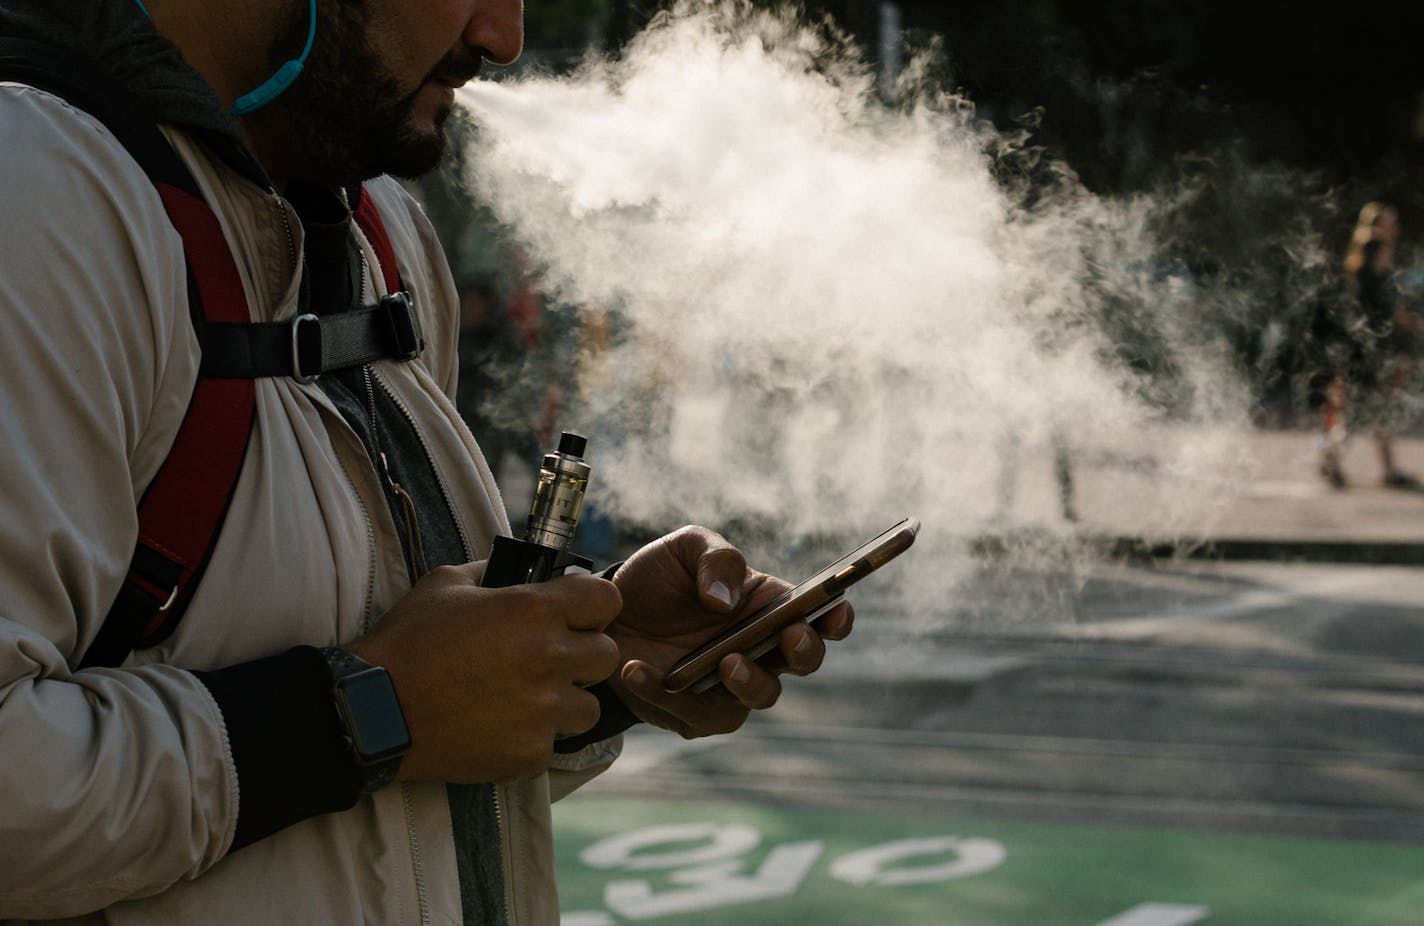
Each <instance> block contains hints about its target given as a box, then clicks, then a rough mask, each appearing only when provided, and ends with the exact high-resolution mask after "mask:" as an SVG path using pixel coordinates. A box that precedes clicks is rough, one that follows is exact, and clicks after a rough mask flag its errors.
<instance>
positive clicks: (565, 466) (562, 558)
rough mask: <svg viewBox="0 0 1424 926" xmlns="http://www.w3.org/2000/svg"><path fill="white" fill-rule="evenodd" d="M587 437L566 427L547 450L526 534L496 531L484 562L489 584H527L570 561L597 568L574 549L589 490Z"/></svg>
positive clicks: (558, 572) (553, 573) (558, 570)
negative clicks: (555, 444) (554, 446)
mask: <svg viewBox="0 0 1424 926" xmlns="http://www.w3.org/2000/svg"><path fill="white" fill-rule="evenodd" d="M587 446H588V439H587V438H585V437H582V436H581V435H578V434H573V433H571V432H568V431H565V432H564V433H563V435H562V436H561V437H560V438H559V449H558V450H555V451H553V452H551V453H546V454H544V459H543V462H542V463H541V464H540V466H539V482H538V485H537V486H536V487H535V489H534V503H533V504H532V505H531V506H530V508H529V520H528V521H527V524H526V527H525V530H524V539H523V540H516V539H515V538H513V537H496V538H494V546H493V547H492V548H491V549H490V555H489V564H488V565H487V566H486V567H485V577H484V581H483V582H481V583H480V584H481V585H483V586H484V587H485V588H502V587H504V586H507V585H526V584H528V583H530V582H543V581H544V580H545V579H549V578H552V577H553V576H557V575H562V574H563V572H564V570H565V569H567V568H569V567H570V566H578V567H580V568H582V569H590V570H591V569H592V568H593V561H592V560H589V559H586V558H584V557H582V556H579V555H577V554H575V553H571V552H569V544H570V543H572V542H573V539H574V529H575V528H576V527H578V519H579V514H580V513H581V512H582V510H583V497H584V493H585V492H587V491H588V475H589V472H590V470H589V467H588V464H587V463H585V462H584V461H583V452H584V448H585V447H587Z"/></svg>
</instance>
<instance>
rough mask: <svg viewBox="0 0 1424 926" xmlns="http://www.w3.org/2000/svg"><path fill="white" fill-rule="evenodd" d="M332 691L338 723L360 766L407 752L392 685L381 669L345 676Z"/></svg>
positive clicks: (407, 737) (407, 739) (407, 733)
mask: <svg viewBox="0 0 1424 926" xmlns="http://www.w3.org/2000/svg"><path fill="white" fill-rule="evenodd" d="M336 691H337V695H338V697H337V704H338V705H339V707H340V710H341V714H342V720H344V721H345V722H346V729H347V732H348V733H350V735H351V741H352V745H353V746H354V747H355V751H356V756H357V759H358V760H359V761H360V762H362V764H365V765H370V764H373V763H376V762H382V761H385V760H387V759H393V758H395V757H397V756H402V755H405V753H406V752H408V751H409V750H410V731H409V730H408V729H407V728H406V725H405V717H404V716H403V715H402V714H401V709H400V702H399V701H397V700H396V689H395V685H393V684H392V683H391V677H390V676H389V675H388V674H386V671H385V670H384V669H379V668H371V669H365V670H363V671H361V672H357V673H355V674H354V675H348V676H346V677H345V678H343V679H341V680H340V681H339V682H337V685H336Z"/></svg>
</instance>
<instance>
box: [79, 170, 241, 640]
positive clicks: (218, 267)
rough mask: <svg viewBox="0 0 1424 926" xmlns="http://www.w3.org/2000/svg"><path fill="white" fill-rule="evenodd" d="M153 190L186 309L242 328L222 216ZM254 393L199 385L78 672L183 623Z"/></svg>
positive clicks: (166, 188) (190, 198)
mask: <svg viewBox="0 0 1424 926" xmlns="http://www.w3.org/2000/svg"><path fill="white" fill-rule="evenodd" d="M155 186H156V188H157V189H158V193H159V196H160V197H161V198H162V200H163V206H164V208H165V209H166V210H167V212H168V218H169V220H170V221H172V223H173V226H174V227H175V228H176V229H177V230H178V234H179V236H180V237H181V238H182V240H183V253H184V255H185V257H186V258H187V262H188V274H189V295H190V300H191V299H194V298H196V299H197V300H198V301H199V302H200V303H201V306H202V314H203V317H204V319H205V320H206V321H209V322H224V323H238V322H246V321H247V320H248V319H249V313H248V308H247V301H246V299H245V297H244V295H243V289H242V279H241V277H240V276H239V275H238V271H237V264H236V263H235V262H234V261H233V258H232V252H231V251H230V250H229V248H228V246H227V241H226V239H224V237H223V233H222V226H221V225H220V224H219V223H218V219H217V216H216V215H214V214H213V211H212V210H211V209H210V208H209V207H208V205H207V204H206V203H204V202H203V201H202V200H201V199H199V198H198V197H197V196H195V195H193V194H191V193H188V192H184V191H183V190H180V189H179V188H177V187H176V186H173V185H170V184H167V183H163V182H157V183H155ZM256 392H257V390H256V384H255V382H254V381H253V380H251V379H220V378H215V377H206V376H203V377H199V379H198V381H197V384H196V385H195V386H194V388H193V395H192V398H191V400H190V401H189V403H188V411H187V414H186V415H184V417H183V422H182V424H181V425H180V426H179V428H178V434H177V437H176V438H175V439H174V441H173V447H172V449H171V450H169V452H168V457H167V458H166V459H165V460H164V461H163V465H162V466H161V467H159V470H158V473H157V474H156V475H155V476H154V478H153V481H152V482H151V483H150V484H149V486H148V489H147V491H145V492H144V495H143V498H142V499H141V500H140V501H139V506H138V541H137V543H136V545H135V548H134V556H133V560H132V562H131V563H130V565H129V573H128V576H127V577H126V578H125V579H124V584H123V586H122V588H121V589H120V591H119V594H118V597H117V598H116V599H115V600H114V603H113V605H112V607H111V608H110V609H109V614H108V616H107V617H106V618H105V621H104V625H103V627H102V628H100V631H99V634H98V636H96V637H95V639H94V642H93V643H92V644H91V645H90V647H89V649H88V651H87V652H85V654H84V658H83V660H82V661H81V663H80V665H81V666H94V665H118V664H119V663H121V662H123V661H124V659H126V658H127V657H128V654H129V651H130V650H132V649H134V648H136V647H143V646H152V645H154V644H155V643H157V642H159V641H161V640H162V639H163V638H164V637H166V636H167V635H168V634H169V633H171V632H172V630H173V628H174V627H175V626H176V625H177V623H178V621H179V620H180V619H181V617H182V614H183V610H184V609H185V608H186V606H187V603H188V600H189V598H191V597H192V593H193V591H194V590H195V589H196V580H197V579H198V578H199V576H200V575H201V574H202V570H203V568H204V566H206V565H207V561H208V558H209V557H210V556H211V555H212V549H213V547H214V546H216V544H217V538H218V534H219V533H220V531H221V529H222V523H223V519H224V518H225V516H226V514H227V508H228V504H229V503H230V502H231V500H232V494H233V490H234V489H235V488H236V486H237V479H238V476H239V474H240V473H241V471H242V462H243V458H244V457H245V455H246V451H247V440H248V436H249V434H250V432H251V430H252V422H253V419H254V417H255V408H256Z"/></svg>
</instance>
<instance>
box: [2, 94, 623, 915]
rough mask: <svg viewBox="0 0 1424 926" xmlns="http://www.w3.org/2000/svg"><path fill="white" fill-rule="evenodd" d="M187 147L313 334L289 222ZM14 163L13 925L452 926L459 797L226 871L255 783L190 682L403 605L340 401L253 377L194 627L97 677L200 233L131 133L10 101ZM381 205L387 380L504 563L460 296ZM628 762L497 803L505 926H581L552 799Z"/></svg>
mask: <svg viewBox="0 0 1424 926" xmlns="http://www.w3.org/2000/svg"><path fill="white" fill-rule="evenodd" d="M170 137H171V138H172V140H173V141H174V142H175V144H176V146H177V147H178V148H179V150H180V153H181V154H182V156H183V158H184V160H185V161H186V162H187V164H188V166H189V168H190V169H191V170H192V171H193V173H194V175H195V177H197V179H198V181H199V183H200V185H201V186H202V187H203V191H204V193H205V195H206V196H207V198H208V201H209V202H210V204H211V205H212V206H213V207H214V209H215V210H216V212H217V214H218V215H219V217H220V219H221V222H222V226H223V230H224V233H225V234H226V237H227V240H228V243H229V245H230V246H231V249H232V251H233V254H234V255H235V257H236V260H237V265H238V268H239V271H240V273H241V276H242V281H243V285H244V288H245V289H246V294H247V300H248V304H249V305H250V306H252V311H253V320H254V321H273V320H280V319H287V318H291V317H292V316H293V314H294V313H295V310H296V305H297V289H298V268H297V267H296V266H295V264H294V261H293V259H292V255H293V254H296V253H300V251H301V241H300V240H299V239H298V238H296V237H294V236H299V235H300V234H301V229H300V226H299V224H298V223H297V221H296V219H295V217H294V216H293V215H292V214H291V213H290V210H289V207H288V206H287V205H286V203H285V202H283V201H282V200H281V199H280V198H279V197H277V196H275V195H274V194H272V193H271V192H268V191H266V190H264V189H262V188H261V187H259V186H257V185H255V184H253V183H251V182H250V181H248V180H245V179H243V178H241V177H240V176H238V175H237V174H236V173H234V172H233V171H232V170H230V169H229V168H227V167H225V166H223V165H221V164H218V163H215V162H214V161H212V160H210V159H209V158H208V157H206V156H205V155H204V153H203V151H202V150H201V149H200V148H199V147H198V146H197V145H196V144H195V143H194V142H193V141H191V140H189V139H187V138H184V137H181V136H178V135H176V134H174V133H170ZM0 139H3V145H4V148H5V151H6V162H7V163H6V167H5V169H4V170H3V171H0V203H3V204H4V211H5V216H6V218H5V221H3V222H0V311H3V316H4V320H5V322H4V324H5V329H4V336H3V337H0V388H3V394H4V396H5V398H4V400H3V406H0V438H3V442H4V443H3V447H0V486H3V492H4V504H3V505H0V922H18V921H23V920H25V919H53V918H62V917H76V918H81V919H79V921H81V922H86V923H88V922H107V923H114V924H162V923H175V924H176V923H184V924H193V923H204V924H211V923H229V922H230V923H263V924H267V923H294V924H297V923H300V924H327V923H331V924H356V923H371V924H389V926H395V924H451V923H458V922H459V921H460V915H461V908H460V898H459V882H458V877H457V874H456V870H455V859H454V851H453V844H452V838H451V819H450V814H449V810H448V805H447V802H446V796H445V789H444V787H443V786H442V785H440V784H438V783H430V784H418V785H409V784H406V785H393V786H391V787H388V788H386V789H384V790H382V791H380V792H379V793H377V794H375V795H372V796H370V797H368V798H364V799H362V800H361V801H360V802H359V803H358V804H357V806H356V807H355V808H354V809H352V810H350V811H348V812H345V813H339V814H330V815H326V816H322V817H317V818H314V819H310V820H307V821H306V822H303V823H300V824H298V825H296V826H292V827H289V828H288V829H286V830H283V831H281V832H279V833H277V834H276V835H274V836H272V837H269V838H268V839H265V840H263V841H260V842H258V843H256V844H254V845H251V846H248V847H246V848H244V849H242V850H241V851H239V852H236V853H234V854H233V855H232V856H231V857H227V856H226V853H227V850H228V847H229V845H230V844H231V841H232V837H233V828H234V824H235V821H236V818H237V811H238V793H237V788H238V780H237V775H236V771H235V769H234V767H233V763H232V759H231V755H230V754H229V748H228V744H227V740H226V736H225V732H224V729H223V723H222V718H221V715H220V713H219V711H218V708H217V706H216V704H215V703H214V701H213V699H212V698H211V696H210V695H209V693H208V691H207V690H206V689H205V687H204V686H203V685H202V684H201V683H200V682H199V681H198V680H197V679H196V678H195V677H194V676H193V675H192V674H190V673H189V672H187V671H184V670H185V669H203V668H210V667H218V666H225V665H232V664H235V663H238V662H242V661H245V660H249V659H253V658H257V657H261V656H265V655H269V654H272V653H276V652H281V651H283V650H285V649H286V648H288V647H291V646H293V645H296V644H299V643H310V644H316V645H323V644H332V643H338V642H342V641H346V640H350V639H352V638H354V637H356V636H357V635H359V634H360V633H361V632H362V631H363V630H364V629H365V628H366V627H368V626H369V625H370V624H371V622H372V621H374V620H376V619H378V618H379V617H380V615H381V614H382V613H383V612H384V611H385V610H386V609H387V608H388V607H389V606H390V605H391V604H392V603H393V602H395V601H396V600H397V599H398V598H399V597H400V596H401V595H402V594H403V593H404V592H405V591H406V589H407V586H408V580H407V577H406V569H405V566H404V562H403V559H402V554H401V548H400V544H399V541H398V539H397V533H396V528H395V525H394V523H393V522H392V520H391V517H390V514H389V512H388V509H387V506H386V504H385V502H384V501H383V498H382V494H381V489H380V487H379V485H378V482H377V477H376V474H375V473H374V472H373V471H372V469H371V467H370V465H369V463H368V461H367V457H366V455H365V452H364V450H363V448H362V446H361V443H360V441H359V439H358V438H357V437H356V435H355V434H354V433H353V432H351V431H350V429H349V428H348V427H347V425H346V424H345V422H344V421H343V419H342V417H341V415H340V414H339V413H338V412H337V411H336V409H335V408H334V407H333V406H332V405H331V404H330V403H329V402H328V400H327V399H326V397H325V396H324V394H323V393H322V391H321V390H320V388H319V387H318V386H315V385H300V384H298V383H296V382H294V381H292V380H287V379H263V380H258V382H257V419H256V425H255V428H254V432H253V434H252V437H251V441H250V443H249V447H248V451H247V459H246V462H245V464H244V468H243V471H242V475H241V479H240V481H239V483H238V486H237V489H236V495H235V498H234V500H233V503H232V506H231V509H230V512H229V514H228V517H227V521H226V524H225V528H224V530H223V533H222V535H221V538H220V540H219V542H218V545H217V548H216V551H215V552H214V555H213V558H212V561H211V563H210V565H209V567H208V569H207V572H206V574H205V576H204V578H203V580H202V583H201V586H200V587H199V589H198V591H197V594H196V596H195V597H194V599H193V601H192V604H191V606H190V607H189V609H188V612H187V614H186V616H185V618H184V620H183V622H182V624H181V626H180V627H179V629H178V631H177V632H176V633H175V634H174V635H173V636H172V637H171V638H169V639H168V640H167V641H166V642H165V643H163V644H162V645H161V646H159V647H157V648H155V649H153V650H151V651H143V652H140V653H139V654H137V655H136V656H134V657H132V658H131V659H130V661H129V663H128V664H127V665H125V666H124V667H123V668H121V669H115V670H86V671H82V672H76V671H74V669H73V666H74V664H75V663H77V661H78V659H79V657H80V656H81V655H82V654H83V653H84V651H85V649H86V648H87V646H88V645H89V643H90V641H91V640H92V639H93V637H94V634H95V633H96V631H97V630H98V627H99V624H100V621H101V620H102V618H103V616H104V615H105V613H106V611H107V609H108V607H109V604H110V602H111V600H112V599H113V597H114V595H115V593H116V590H117V589H118V587H119V584H120V581H121V579H122V577H123V575H124V572H125V570H126V568H127V563H128V558H129V556H130V554H131V552H132V549H133V542H134V537H135V535H136V530H137V528H136V516H135V510H136V504H137V499H138V498H139V497H140V496H141V495H142V493H143V491H144V488H145V486H146V485H147V484H148V482H149V480H150V479H152V477H153V475H154V473H155V471H156V469H157V467H158V466H159V464H160V463H161V462H162V460H163V459H164V457H165V455H166V453H167V450H168V448H169V446H170V444H171V442H172V440H173V437H174V434H175V432H176V429H177V427H178V424H179V421H180V419H181V417H182V415H183V413H184V411H185V409H186V408H187V403H188V397H189V394H190V391H191V389H192V386H193V383H194V379H195V375H196V370H197V367H198V348H197V344H196V340H195V338H194V334H193V331H192V328H191V323H190V321H189V317H188V307H187V293H186V284H185V277H184V265H183V261H182V256H181V249H180V245H179V241H178V238H177V235H176V233H175V232H174V230H173V228H172V226H171V225H170V224H169V223H168V221H167V218H166V216H165V214H164V211H163V208H162V205H161V204H160V202H159V199H158V197H157V195H156V193H155V191H154V189H153V187H152V185H151V184H150V183H149V181H148V180H147V178H146V177H145V176H144V174H143V173H142V171H141V170H140V169H139V168H138V167H137V165H135V164H134V162H133V161H132V160H131V159H130V158H129V157H128V156H127V154H126V153H125V152H124V151H123V150H122V148H121V147H120V146H119V145H118V144H117V142H116V141H115V140H114V139H113V138H112V136H110V135H109V133H108V132H107V131H106V130H105V129H104V128H102V127H101V126H100V125H99V124H98V123H97V122H96V121H95V120H94V119H92V118H90V117H89V116H88V115H86V114H84V113H82V112H78V111H76V110H74V109H72V108H71V107H70V106H68V105H67V104H66V103H64V102H62V101H60V100H58V99H56V98H54V97H52V96H50V95H48V94H46V93H42V92H40V91H37V90H34V89H31V88H28V87H20V86H16V85H13V84H0ZM368 190H369V192H370V194H371V195H373V196H374V197H375V199H376V202H377V204H378V206H379V207H380V211H381V214H382V216H383V218H384V221H385V224H386V228H387V230H388V232H389V234H390V237H391V240H392V244H393V245H394V247H395V251H396V254H397V256H398V263H399V264H400V268H401V272H402V274H403V276H404V280H405V282H406V284H407V287H408V288H409V289H410V290H411V292H412V295H413V296H414V298H415V303H416V305H417V306H418V307H419V308H420V311H421V321H422V324H423V325H424V328H425V332H426V335H427V338H428V345H429V346H428V347H427V350H426V352H425V354H424V355H423V356H422V357H421V358H420V359H419V360H417V361H415V362H412V363H400V362H395V361H386V362H380V363H377V364H376V365H375V367H376V375H377V376H379V377H380V379H381V380H382V381H383V382H384V384H385V385H386V386H387V387H388V388H389V390H390V392H391V393H392V395H394V396H395V397H397V399H398V400H399V401H400V402H401V403H403V404H404V405H405V406H406V408H408V409H409V411H410V413H411V415H412V417H413V419H414V420H415V422H416V424H417V427H418V428H419V430H420V432H421V434H422V436H423V437H424V439H425V441H426V443H427V444H428V446H429V449H430V455H431V457H432V459H433V460H434V461H435V464H436V468H437V470H438V472H439V476H440V478H441V480H442V481H443V483H444V487H445V490H446V492H447V494H448V497H449V500H450V502H451V508H452V510H453V511H454V513H455V514H456V516H457V518H458V519H459V521H460V527H461V530H462V532H463V533H464V536H465V540H466V543H467V546H468V548H469V549H470V550H472V551H474V553H475V555H477V556H482V555H484V553H485V552H486V551H487V550H488V548H489V544H490V540H491V538H492V537H493V536H494V534H495V533H496V532H498V531H504V530H506V529H507V524H506V523H505V521H504V516H503V513H502V512H503V507H502V505H501V503H500V500H499V496H498V494H497V490H496V488H495V485H494V482H493V480H492V478H491V476H490V472H489V469H488V467H487V466H486V465H485V462H484V460H483V458H482V457H481V455H480V452H479V450H478V448H477V447H476V446H475V442H474V440H473V439H472V437H471V435H470V433H469V431H468V430H467V429H466V427H465V426H464V424H463V423H462V422H461V420H460V418H459V416H458V415H457V414H456V412H455V409H454V407H453V405H452V403H451V400H450V396H451V395H453V392H454V388H455V378H456V372H457V371H456V351H455V345H456V334H457V327H456V326H457V318H456V294H455V291H454V288H453V283H452V281H451V278H450V274H449V271H448V269H447V267H446V266H445V263H444V260H443V258H442V256H441V252H440V249H439V247H438V246H437V242H436V240H435V237H434V233H433V231H432V229H431V227H430V225H429V223H428V222H427V221H426V219H425V218H424V216H423V215H422V214H421V212H420V210H419V208H418V207H417V206H416V205H415V204H414V202H413V201H412V200H411V199H410V197H409V196H407V195H406V194H405V193H404V192H403V191H402V190H401V188H400V187H399V186H398V185H396V184H395V183H393V182H391V181H389V180H387V179H382V180H379V181H375V182H372V183H371V184H368ZM366 257H367V259H368V261H370V262H371V264H372V265H373V266H374V265H375V264H376V258H375V255H374V254H373V253H371V251H370V250H369V248H367V250H366ZM371 276H372V277H374V278H376V280H375V281H372V282H368V284H367V285H368V287H371V286H379V282H377V281H378V280H379V274H372V275H371ZM376 296H377V293H375V292H372V291H369V290H368V292H367V293H366V298H367V300H368V301H369V300H371V299H374V298H375V297H376ZM617 748H618V742H617V741H616V740H613V741H609V742H607V743H602V744H597V745H595V746H593V747H589V748H588V749H586V750H584V751H583V752H582V753H579V754H576V755H573V756H567V757H561V758H560V759H559V760H558V764H559V768H558V769H556V770H552V771H551V772H550V774H548V775H545V776H541V777H540V778H537V779H535V780H532V781H527V782H522V783H519V784H517V785H510V786H504V787H501V788H500V789H499V792H500V794H499V802H500V830H501V834H502V837H503V838H502V847H501V851H502V853H503V866H504V881H505V885H506V907H507V910H508V914H509V916H508V919H509V921H510V923H512V924H517V926H544V924H554V923H557V922H558V911H557V900H556V895H555V890H554V873H553V860H552V848H551V847H552V842H551V834H550V818H549V802H550V799H551V791H552V792H553V796H557V795H559V794H561V793H564V792H566V791H567V790H569V789H571V788H572V786H573V785H574V784H576V783H577V782H579V781H581V780H583V779H586V778H587V777H590V776H591V774H593V773H594V772H596V771H597V770H599V769H601V768H602V767H603V766H605V765H606V764H607V763H608V762H610V761H611V760H612V758H613V757H614V755H615V754H616V751H617ZM94 911H100V912H97V913H95V912H94Z"/></svg>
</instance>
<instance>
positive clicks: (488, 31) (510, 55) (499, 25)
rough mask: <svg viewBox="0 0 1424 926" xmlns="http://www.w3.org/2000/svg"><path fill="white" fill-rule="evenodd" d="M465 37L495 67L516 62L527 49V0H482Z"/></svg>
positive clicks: (467, 42) (466, 28)
mask: <svg viewBox="0 0 1424 926" xmlns="http://www.w3.org/2000/svg"><path fill="white" fill-rule="evenodd" d="M464 38H465V43H466V44H467V45H470V46H473V47H475V48H478V49H481V53H482V54H483V55H484V58H485V60H486V61H489V62H490V63H491V64H511V63H513V61H514V59H516V58H518V57H519V53H520V52H521V51H523V50H524V2H523V0H479V2H478V3H476V4H475V11H474V13H473V15H471V16H470V22H469V23H468V25H466V27H465V36H464Z"/></svg>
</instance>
